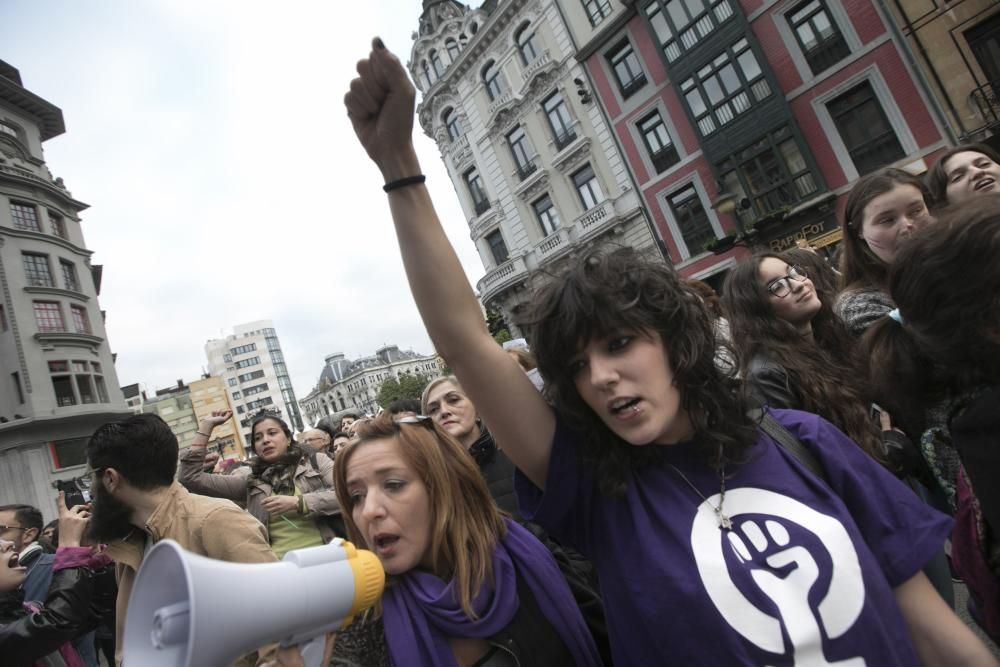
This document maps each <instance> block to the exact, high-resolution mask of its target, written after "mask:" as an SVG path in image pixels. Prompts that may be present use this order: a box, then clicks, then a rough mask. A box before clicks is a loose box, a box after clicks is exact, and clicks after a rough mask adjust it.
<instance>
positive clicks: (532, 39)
mask: <svg viewBox="0 0 1000 667" xmlns="http://www.w3.org/2000/svg"><path fill="white" fill-rule="evenodd" d="M514 41H515V42H516V43H517V50H518V52H519V53H520V54H521V62H522V63H524V64H525V65H528V64H530V63H532V62H534V60H535V58H537V57H538V55H539V53H538V38H537V37H536V36H535V27H534V26H533V25H531V24H530V23H525V24H524V25H522V26H521V27H520V28H518V29H517V32H516V33H515V34H514Z"/></svg>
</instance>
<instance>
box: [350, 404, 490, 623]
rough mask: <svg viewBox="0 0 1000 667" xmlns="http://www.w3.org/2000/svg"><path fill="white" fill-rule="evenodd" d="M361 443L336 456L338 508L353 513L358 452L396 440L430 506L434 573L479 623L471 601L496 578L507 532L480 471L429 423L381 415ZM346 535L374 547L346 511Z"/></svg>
mask: <svg viewBox="0 0 1000 667" xmlns="http://www.w3.org/2000/svg"><path fill="white" fill-rule="evenodd" d="M356 433H357V434H358V435H359V436H360V439H359V440H357V441H355V442H353V443H351V444H349V445H347V446H346V447H345V448H344V449H343V450H342V451H341V452H340V453H339V454H338V455H337V459H336V463H335V465H334V469H333V478H334V488H335V489H336V493H337V500H338V501H340V506H341V507H343V508H345V509H347V510H351V508H352V505H351V499H350V495H349V494H348V490H347V468H348V467H349V466H350V463H351V457H352V456H353V455H354V452H356V451H357V450H358V448H360V447H365V446H366V445H367V444H368V443H370V442H372V441H375V440H383V439H387V438H391V439H394V440H395V441H396V443H397V444H398V446H399V454H400V456H401V457H402V458H403V460H404V461H405V462H406V464H407V465H408V466H409V467H410V468H411V469H412V470H413V472H414V474H415V475H416V476H417V477H419V478H420V480H421V481H422V482H423V483H424V485H425V486H426V487H427V495H428V497H429V498H430V507H431V525H430V530H431V544H430V551H431V554H430V562H431V569H432V570H433V571H434V573H435V574H436V575H437V576H439V577H441V578H442V579H445V580H448V579H454V581H455V586H456V590H457V591H458V599H459V603H460V604H461V606H462V610H463V611H464V612H465V614H466V615H467V616H468V617H469V618H475V617H476V616H475V613H474V611H473V609H472V600H473V598H475V597H476V595H478V594H479V591H480V589H481V588H482V586H483V584H484V583H486V582H491V581H492V578H493V550H494V548H495V547H496V545H497V543H498V542H499V541H500V539H502V538H503V536H504V535H506V533H507V527H506V525H505V524H504V521H503V515H502V514H501V513H500V510H499V509H497V506H496V503H494V502H493V498H492V496H490V491H489V488H487V486H486V482H485V481H484V480H483V476H482V473H481V472H480V471H479V466H477V465H476V462H475V461H474V460H473V459H472V457H471V456H470V455H469V453H468V452H467V451H466V450H465V447H462V445H460V444H459V443H458V441H457V440H455V438H453V437H451V436H450V435H448V433H447V432H445V431H444V430H442V429H441V428H440V427H438V426H437V425H436V424H435V423H434V422H432V421H431V420H430V419H427V420H421V422H420V423H397V422H394V421H393V420H392V415H390V414H388V413H383V414H381V415H379V416H378V417H377V418H375V419H372V420H369V421H367V422H365V423H364V424H362V425H361V426H360V427H359V428H358V429H357V431H356ZM343 517H344V523H345V524H346V526H347V534H348V536H349V537H350V538H351V541H353V542H354V543H355V544H356V545H357V546H359V547H362V548H365V549H367V548H370V547H369V545H368V542H367V540H366V539H365V536H364V535H363V534H362V533H361V531H360V530H359V529H358V526H357V524H356V523H355V521H354V516H353V510H351V511H346V512H344V515H343Z"/></svg>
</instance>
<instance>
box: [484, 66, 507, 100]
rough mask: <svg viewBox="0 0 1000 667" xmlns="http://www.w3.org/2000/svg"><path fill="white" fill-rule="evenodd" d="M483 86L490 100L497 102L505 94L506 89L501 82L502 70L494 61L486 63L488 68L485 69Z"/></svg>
mask: <svg viewBox="0 0 1000 667" xmlns="http://www.w3.org/2000/svg"><path fill="white" fill-rule="evenodd" d="M483 84H484V85H485V86H486V93H487V94H488V95H489V96H490V100H495V99H496V98H498V97H500V96H501V95H503V94H504V87H503V84H502V83H501V81H500V68H499V67H497V64H496V62H495V61H493V60H491V61H489V62H488V63H486V67H484V68H483Z"/></svg>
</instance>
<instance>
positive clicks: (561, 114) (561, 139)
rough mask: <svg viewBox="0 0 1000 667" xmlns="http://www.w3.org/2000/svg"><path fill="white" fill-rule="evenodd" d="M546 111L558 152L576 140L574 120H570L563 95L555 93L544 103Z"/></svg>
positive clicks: (543, 106)
mask: <svg viewBox="0 0 1000 667" xmlns="http://www.w3.org/2000/svg"><path fill="white" fill-rule="evenodd" d="M542 108H543V109H544V110H545V117H546V118H548V119H549V127H550V128H552V137H553V138H554V140H555V144H556V150H562V149H563V148H566V146H568V145H569V144H570V142H571V141H573V140H574V139H576V133H575V132H573V119H572V118H570V115H569V110H568V109H567V108H566V102H565V101H563V98H562V95H560V94H559V93H554V94H553V95H550V96H549V97H548V99H546V100H545V101H544V102H543V103H542Z"/></svg>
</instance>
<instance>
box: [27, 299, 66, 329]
mask: <svg viewBox="0 0 1000 667" xmlns="http://www.w3.org/2000/svg"><path fill="white" fill-rule="evenodd" d="M32 306H33V307H34V310H35V324H37V325H38V330H39V331H40V332H42V333H51V332H58V331H66V323H65V322H63V315H62V308H61V307H60V306H59V304H58V303H57V302H55V301H35V302H33V303H32Z"/></svg>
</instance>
